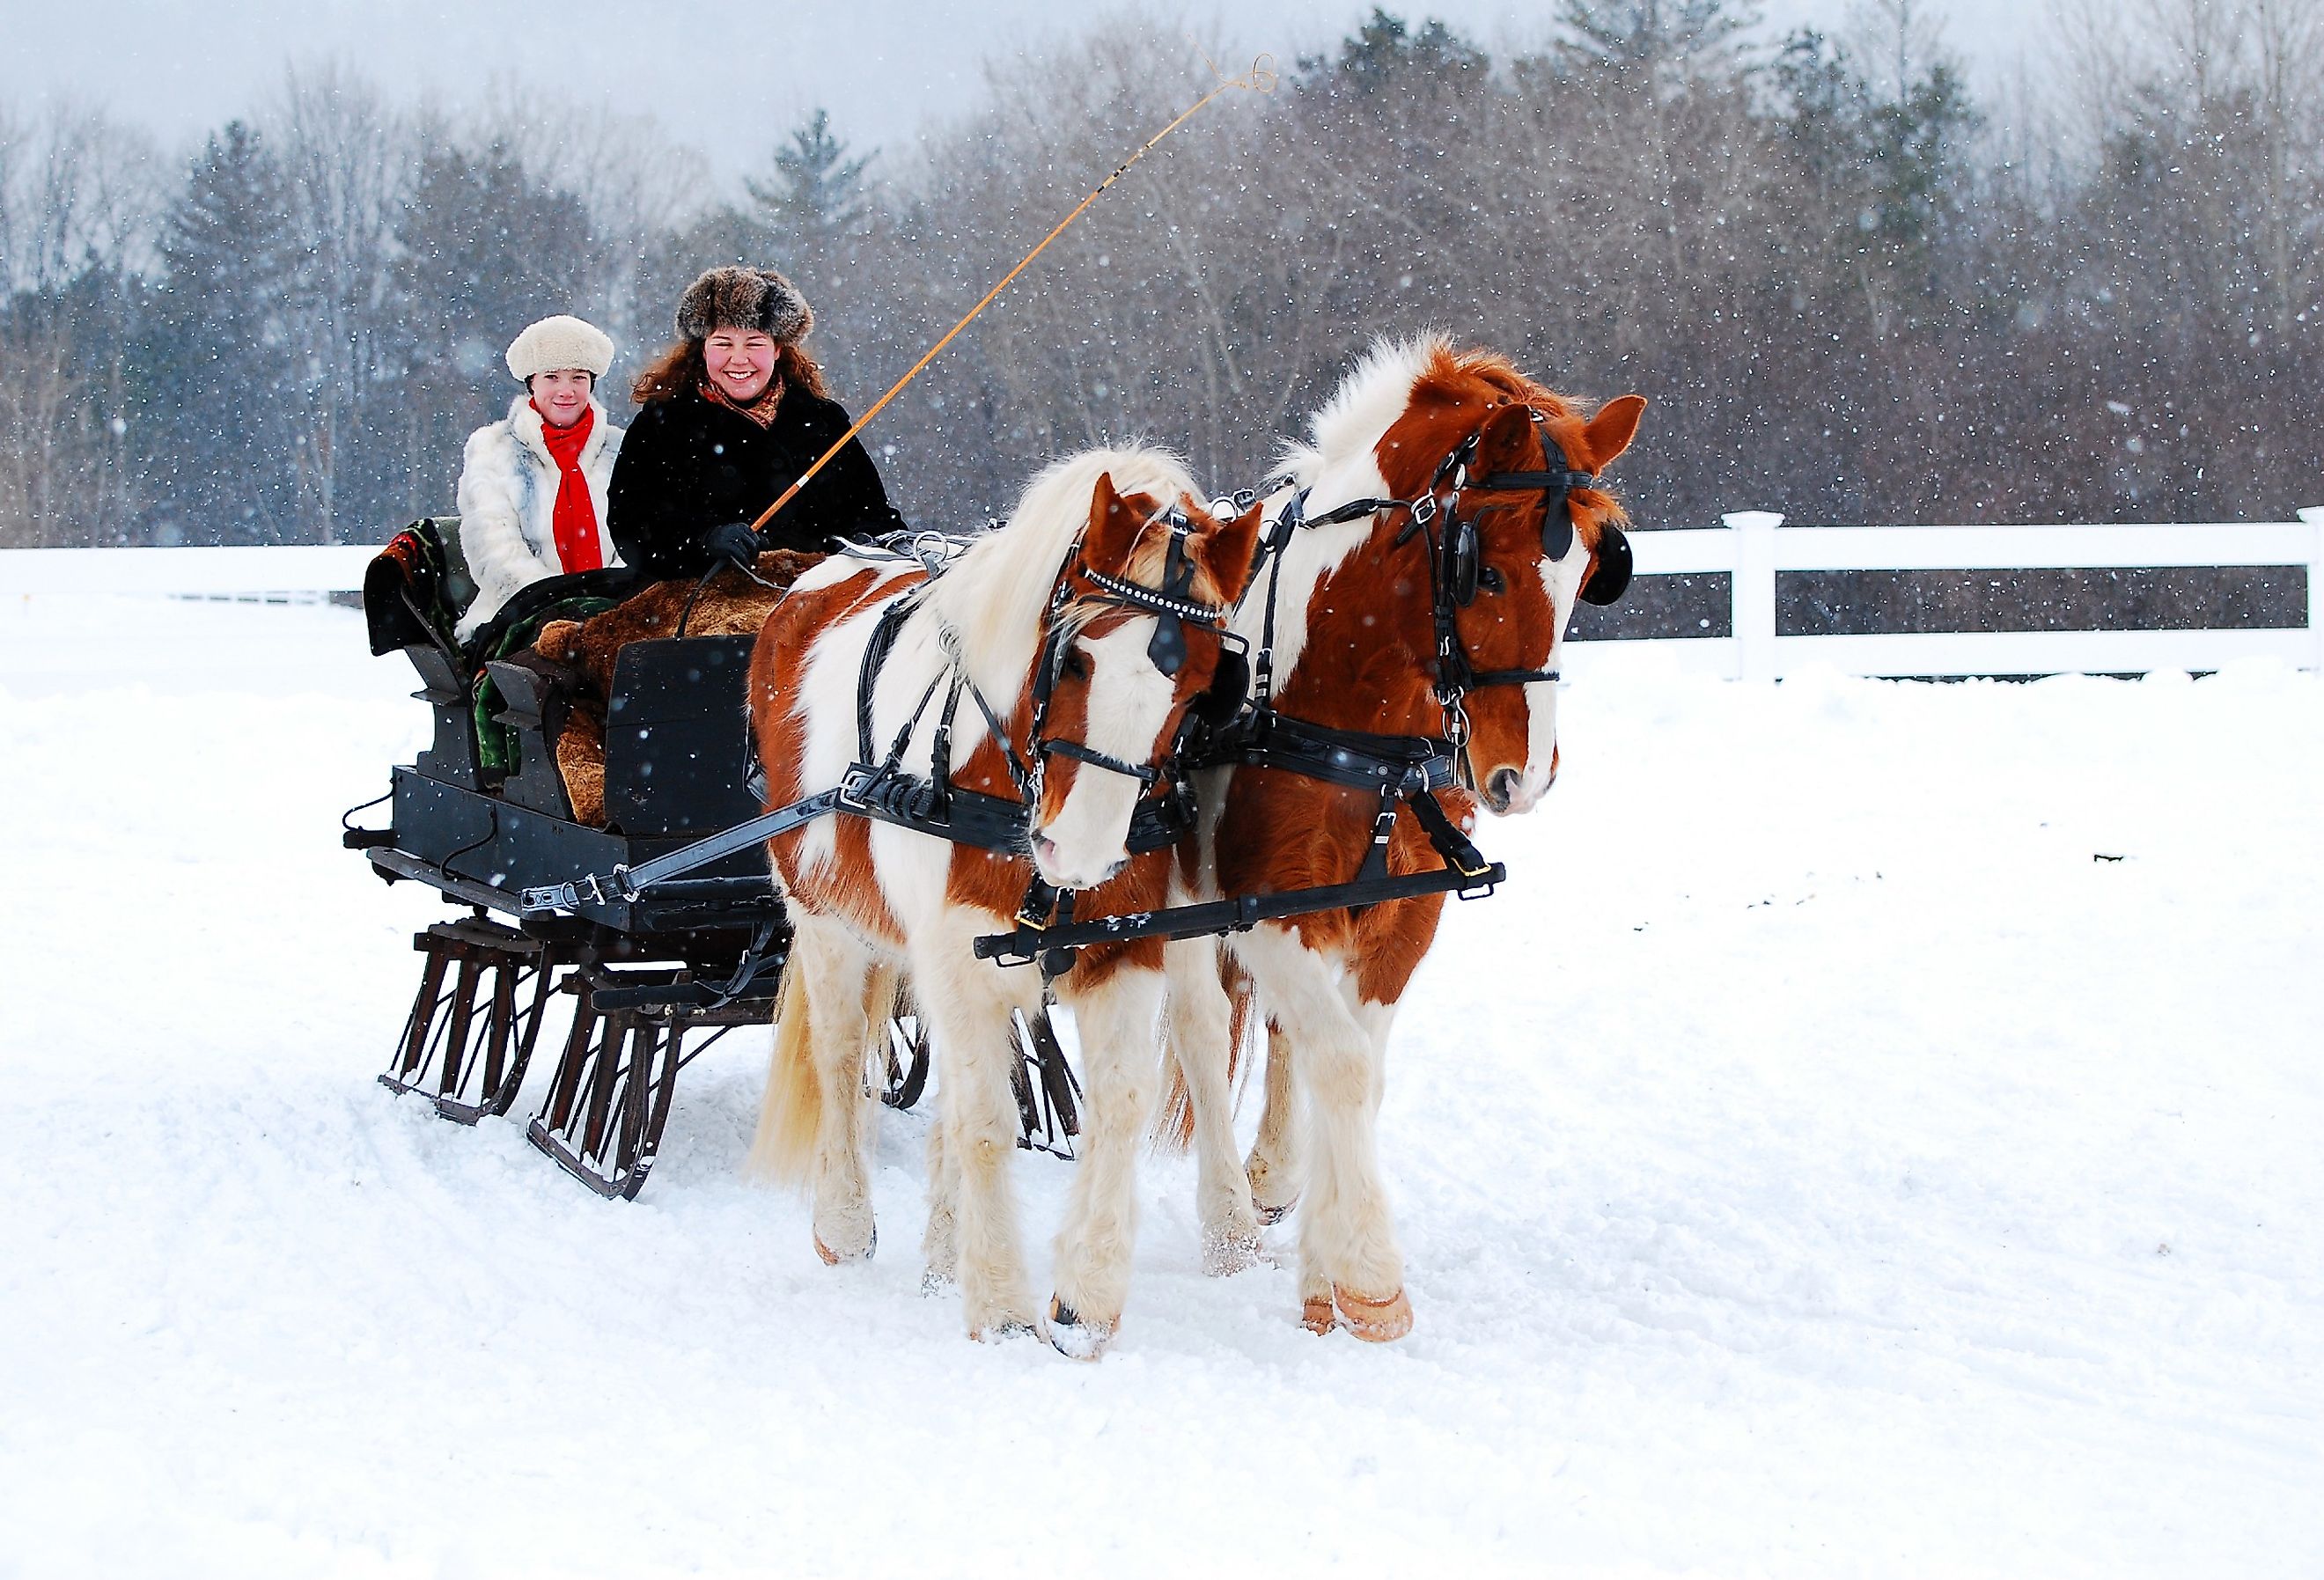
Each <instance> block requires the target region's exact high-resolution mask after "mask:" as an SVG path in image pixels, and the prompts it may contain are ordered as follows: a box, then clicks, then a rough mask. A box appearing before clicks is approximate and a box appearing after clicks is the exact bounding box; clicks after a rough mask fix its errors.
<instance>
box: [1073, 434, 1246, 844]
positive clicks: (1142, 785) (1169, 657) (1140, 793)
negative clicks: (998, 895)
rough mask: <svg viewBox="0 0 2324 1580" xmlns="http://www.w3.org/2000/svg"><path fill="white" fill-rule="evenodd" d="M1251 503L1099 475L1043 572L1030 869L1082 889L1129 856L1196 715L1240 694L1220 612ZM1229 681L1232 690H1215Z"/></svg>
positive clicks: (1241, 564) (1230, 597) (1217, 709)
mask: <svg viewBox="0 0 2324 1580" xmlns="http://www.w3.org/2000/svg"><path fill="white" fill-rule="evenodd" d="M1258 536H1259V509H1258V507H1257V506H1253V507H1252V508H1251V509H1250V510H1249V511H1247V512H1246V513H1244V514H1242V515H1241V516H1240V517H1237V518H1231V519H1230V518H1224V517H1220V516H1214V515H1213V514H1212V513H1210V512H1209V511H1208V510H1207V509H1205V508H1204V507H1203V504H1201V503H1200V502H1199V501H1197V500H1196V499H1195V498H1194V494H1193V492H1192V491H1191V489H1189V488H1186V487H1184V486H1155V487H1144V486H1129V485H1122V486H1120V487H1118V486H1117V485H1116V482H1115V479H1114V476H1113V474H1112V472H1111V471H1108V472H1104V473H1102V474H1100V475H1099V476H1098V478H1097V481H1096V485H1095V486H1094V487H1093V489H1092V491H1091V494H1090V500H1089V520H1088V526H1087V530H1086V531H1084V533H1083V534H1082V537H1081V541H1080V546H1079V550H1078V551H1077V553H1076V554H1075V555H1074V557H1072V558H1071V559H1069V561H1068V564H1067V568H1066V569H1065V574H1064V576H1063V577H1062V578H1061V579H1060V580H1059V582H1058V584H1057V591H1056V596H1055V597H1054V598H1053V600H1052V604H1051V609H1050V626H1049V632H1048V635H1047V639H1046V640H1045V642H1044V643H1043V646H1042V651H1041V654H1040V657H1039V659H1038V661H1037V669H1036V672H1035V674H1034V677H1033V685H1032V695H1033V698H1034V703H1035V712H1036V716H1037V730H1036V735H1037V739H1036V740H1035V741H1034V742H1033V750H1034V752H1035V753H1036V756H1037V772H1038V774H1039V784H1038V789H1039V795H1038V797H1037V802H1036V805H1035V807H1034V809H1033V817H1032V825H1031V839H1030V845H1031V852H1032V857H1033V864H1034V866H1035V868H1036V870H1037V871H1038V872H1039V873H1040V875H1041V877H1042V879H1043V881H1044V882H1048V883H1051V884H1054V885H1055V886H1056V887H1057V888H1060V889H1085V888H1089V887H1092V886H1093V885H1095V884H1097V883H1101V882H1104V881H1105V880H1106V879H1108V878H1110V877H1111V876H1113V875H1114V874H1115V873H1118V872H1120V870H1121V868H1122V867H1123V866H1124V865H1125V864H1127V863H1128V861H1129V859H1130V848H1129V838H1130V820H1131V818H1132V815H1133V814H1134V812H1135V810H1136V808H1137V804H1138V802H1139V799H1141V798H1142V797H1144V796H1146V795H1148V793H1150V792H1151V791H1153V790H1155V789H1156V788H1157V784H1158V783H1159V782H1160V781H1162V780H1163V778H1164V777H1165V775H1166V774H1167V769H1168V762H1169V759H1170V757H1171V755H1172V753H1173V752H1174V751H1175V749H1176V745H1177V744H1178V741H1179V739H1180V736H1181V732H1182V731H1183V730H1184V729H1185V727H1186V724H1187V719H1188V715H1189V713H1190V711H1191V712H1193V713H1194V715H1195V716H1196V717H1198V718H1199V717H1202V716H1206V715H1213V714H1218V713H1223V712H1224V711H1226V710H1227V709H1228V708H1230V707H1232V706H1233V705H1235V704H1239V703H1240V700H1241V675H1242V673H1243V670H1242V666H1241V663H1240V657H1241V655H1240V653H1239V652H1237V653H1231V654H1230V653H1229V652H1228V651H1226V642H1227V640H1228V638H1227V633H1226V631H1225V624H1226V616H1227V614H1228V612H1229V611H1230V610H1231V608H1232V607H1233V605H1235V604H1236V603H1237V602H1238V601H1240V598H1241V597H1242V594H1243V589H1244V587H1246V586H1247V585H1248V584H1249V582H1250V576H1251V569H1252V561H1253V559H1254V550H1255V549H1256V547H1257V543H1258ZM1226 691H1231V692H1232V696H1231V697H1229V696H1225V695H1223V693H1224V692H1226Z"/></svg>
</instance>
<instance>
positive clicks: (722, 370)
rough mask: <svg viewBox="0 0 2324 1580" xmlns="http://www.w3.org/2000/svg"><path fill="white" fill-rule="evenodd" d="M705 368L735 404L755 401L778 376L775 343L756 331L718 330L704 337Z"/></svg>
mask: <svg viewBox="0 0 2324 1580" xmlns="http://www.w3.org/2000/svg"><path fill="white" fill-rule="evenodd" d="M702 365H703V366H704V367H705V368H706V369H707V370H708V371H709V374H710V382H711V383H714V384H716V385H717V386H718V388H719V390H720V392H721V393H724V395H725V396H726V397H727V399H729V400H732V401H742V402H749V401H755V400H757V399H758V398H759V397H760V395H761V394H762V393H765V391H766V388H767V383H768V381H769V380H770V379H771V378H773V377H774V376H775V342H774V338H773V337H771V336H769V335H765V334H762V333H761V332H760V331H759V330H757V329H733V328H716V329H713V330H711V331H710V333H709V334H708V335H706V336H705V337H703V341H702Z"/></svg>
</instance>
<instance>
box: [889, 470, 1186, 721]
mask: <svg viewBox="0 0 2324 1580" xmlns="http://www.w3.org/2000/svg"><path fill="white" fill-rule="evenodd" d="M1109 472H1110V473H1111V474H1112V475H1113V486H1114V488H1115V490H1116V492H1118V493H1122V494H1134V493H1137V494H1157V495H1159V496H1160V497H1162V498H1165V499H1171V500H1175V499H1176V498H1177V497H1178V496H1179V494H1181V493H1186V494H1194V496H1195V497H1196V498H1200V497H1202V495H1201V492H1200V491H1199V490H1198V489H1196V487H1195V486H1194V478H1193V476H1190V475H1189V474H1188V472H1187V470H1186V464H1185V462H1184V461H1182V460H1180V459H1179V458H1178V457H1176V456H1174V455H1172V454H1171V453H1170V452H1169V451H1167V450H1164V449H1157V448H1153V447H1151V446H1148V445H1132V446H1126V447H1123V448H1118V449H1093V450H1084V451H1082V452H1081V453H1080V454H1078V455H1072V456H1067V457H1065V458H1064V459H1062V460H1057V461H1052V462H1051V463H1050V464H1049V465H1048V466H1047V467H1043V468H1042V469H1041V470H1040V471H1039V472H1038V473H1037V474H1036V475H1035V476H1034V477H1033V480H1032V481H1031V482H1029V483H1028V484H1026V485H1025V492H1024V493H1023V494H1021V495H1020V496H1019V498H1018V501H1017V508H1016V509H1015V510H1013V511H1011V512H1010V514H1009V520H1008V522H1006V524H1004V525H1002V526H1001V527H1000V528H998V529H997V530H995V531H991V532H990V533H987V534H986V535H985V536H983V537H982V538H980V539H978V540H977V541H976V542H975V543H974V544H973V545H971V546H970V548H969V549H967V550H965V551H964V553H962V555H961V557H960V558H959V559H956V560H954V562H953V565H952V568H950V569H948V570H946V571H945V573H944V575H942V576H940V577H937V578H936V583H935V585H934V586H933V587H931V588H930V589H929V592H928V605H929V607H930V608H932V609H934V610H935V611H936V613H937V614H939V615H941V616H942V617H943V619H944V621H945V624H947V625H949V626H950V627H951V628H952V629H953V631H954V632H955V633H958V636H959V639H960V656H961V661H962V662H963V664H964V665H965V666H966V668H967V670H968V672H969V674H970V676H971V678H972V679H974V680H975V682H976V684H977V686H978V687H979V688H981V689H982V691H983V692H984V694H985V695H986V696H988V697H991V698H994V699H995V700H996V701H998V699H1000V698H1008V697H1014V696H1016V695H1017V692H1018V690H1019V688H1020V687H1022V686H1023V685H1024V682H1025V675H1026V672H1027V671H1028V670H1030V669H1031V668H1032V667H1033V658H1034V649H1035V647H1036V645H1037V642H1038V641H1039V638H1040V633H1041V608H1042V605H1045V604H1046V603H1047V602H1048V599H1049V594H1050V591H1051V590H1052V589H1053V588H1054V587H1056V582H1057V573H1058V571H1059V570H1061V569H1063V568H1064V567H1065V556H1066V555H1067V554H1068V553H1070V552H1071V551H1072V550H1073V547H1074V543H1075V542H1076V541H1079V540H1080V538H1081V535H1082V533H1083V531H1084V529H1086V528H1087V527H1088V525H1089V513H1090V496H1091V494H1093V493H1094V492H1095V491H1096V488H1097V480H1098V477H1099V476H1101V475H1102V474H1104V473H1109Z"/></svg>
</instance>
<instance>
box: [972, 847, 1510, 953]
mask: <svg viewBox="0 0 2324 1580" xmlns="http://www.w3.org/2000/svg"><path fill="white" fill-rule="evenodd" d="M1507 878H1508V870H1507V869H1506V868H1504V867H1503V866H1502V865H1501V864H1499V862H1494V863H1492V864H1489V865H1488V866H1487V867H1485V868H1484V869H1483V870H1482V871H1480V872H1478V873H1462V872H1460V871H1457V870H1455V869H1453V868H1452V867H1438V868H1436V869H1435V870H1434V871H1433V872H1425V873H1402V874H1400V875H1397V876H1393V877H1387V878H1380V879H1377V880H1374V881H1371V882H1354V883H1329V884H1324V885H1323V886H1321V887H1318V888H1314V889H1286V890H1283V891H1280V892H1277V893H1273V894H1243V895H1239V896H1237V897H1236V898H1234V899H1232V900H1213V901H1204V902H1203V903H1201V904H1197V905H1173V906H1168V907H1166V908H1165V909H1163V910H1139V911H1132V912H1130V913H1129V914H1128V915H1124V916H1102V917H1098V918H1095V919H1093V920H1090V921H1078V922H1072V923H1060V924H1057V925H1055V926H1051V927H1047V928H1028V927H1022V926H1020V927H1019V928H1017V929H1013V930H1012V931H1010V932H1005V933H988V934H985V935H983V936H982V937H980V938H977V939H976V941H975V943H974V944H973V946H971V947H973V950H974V951H975V954H976V957H977V958H978V959H980V960H991V961H992V962H993V963H994V964H996V965H1000V966H1028V965H1030V964H1032V963H1033V962H1034V961H1035V960H1037V959H1039V960H1041V961H1043V963H1044V966H1045V968H1046V966H1047V964H1048V963H1049V961H1050V960H1051V959H1053V958H1054V957H1055V956H1056V955H1057V954H1058V953H1059V952H1060V951H1065V950H1073V949H1078V948H1082V947H1084V946H1086V945H1090V944H1114V943H1129V942H1131V941H1133V940H1135V939H1139V938H1202V937H1203V936H1205V935H1210V934H1218V933H1244V932H1249V931H1250V929H1252V928H1255V927H1257V926H1258V925H1259V923H1260V922H1263V921H1280V920H1283V919H1286V918H1288V917H1294V916H1308V915H1312V914H1314V912H1316V911H1319V910H1351V909H1354V908H1356V907H1360V906H1367V905H1384V904H1387V903H1388V902H1389V901H1397V900H1415V899H1418V898H1420V897H1421V896H1423V895H1427V894H1457V895H1459V896H1460V897H1461V898H1462V899H1463V900H1475V899H1479V898H1480V897H1482V896H1484V895H1487V894H1489V893H1491V892H1493V890H1494V889H1495V888H1496V887H1497V886H1498V885H1499V884H1500V883H1501V882H1503V881H1504V880H1505V879H1507Z"/></svg>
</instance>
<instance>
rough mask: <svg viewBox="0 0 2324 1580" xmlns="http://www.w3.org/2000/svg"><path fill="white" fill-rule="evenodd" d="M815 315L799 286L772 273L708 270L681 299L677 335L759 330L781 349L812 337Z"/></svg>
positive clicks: (692, 337) (684, 337)
mask: <svg viewBox="0 0 2324 1580" xmlns="http://www.w3.org/2000/svg"><path fill="white" fill-rule="evenodd" d="M812 328H815V313H814V311H813V310H811V309H809V308H808V306H807V298H805V297H803V296H801V295H800V294H799V291H798V286H796V285H793V284H792V283H791V282H789V281H788V280H786V279H784V278H783V277H782V276H781V275H779V274H778V273H775V272H774V271H773V270H772V269H705V270H704V271H703V272H702V273H701V274H700V275H699V276H697V277H696V280H695V282H694V283H693V284H691V285H689V286H687V288H686V294H685V295H684V296H681V297H679V298H678V338H679V339H681V340H700V339H703V338H705V337H707V336H708V335H709V333H710V331H711V330H713V329H756V330H758V331H759V332H760V333H761V334H763V335H765V336H767V337H769V338H770V339H772V340H773V341H774V343H775V344H776V345H778V346H790V345H794V344H796V343H798V341H800V340H803V339H805V338H807V331H808V330H809V329H812Z"/></svg>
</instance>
